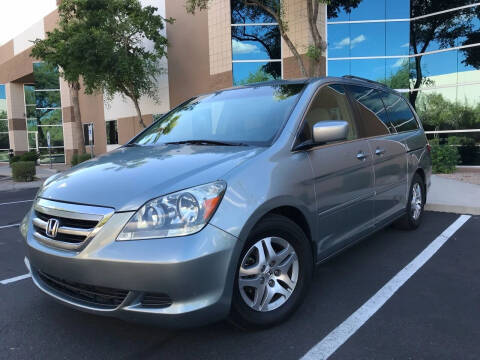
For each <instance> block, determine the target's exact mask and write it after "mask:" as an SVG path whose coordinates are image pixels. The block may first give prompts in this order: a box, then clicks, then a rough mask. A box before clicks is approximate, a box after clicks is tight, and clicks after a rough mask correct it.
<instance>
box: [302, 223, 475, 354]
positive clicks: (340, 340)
mask: <svg viewBox="0 0 480 360" xmlns="http://www.w3.org/2000/svg"><path fill="white" fill-rule="evenodd" d="M470 217H471V216H470V215H461V216H460V217H459V218H458V219H457V220H455V221H454V222H453V224H451V225H450V226H449V227H448V228H447V229H446V230H445V231H444V232H443V233H441V234H440V235H439V236H438V237H437V238H436V239H435V240H433V241H432V242H431V243H430V245H428V246H427V247H426V248H425V249H424V250H423V251H422V252H421V253H420V254H419V255H417V257H416V258H415V259H413V260H412V261H411V262H410V263H409V264H408V265H407V266H405V267H404V268H403V269H402V270H400V272H399V273H397V275H395V276H394V277H393V278H392V279H391V280H390V281H389V282H388V283H386V284H385V285H384V286H383V287H382V288H381V289H380V290H379V291H378V292H377V293H376V294H375V295H373V296H372V297H371V298H370V299H369V300H367V302H365V303H364V304H363V305H362V306H361V307H360V308H358V309H357V311H355V312H354V313H353V314H352V315H350V316H349V317H348V318H347V319H346V320H345V321H344V322H343V323H341V324H340V325H339V326H337V327H336V328H335V329H334V330H333V331H332V332H330V334H328V335H327V336H326V337H325V338H323V339H322V341H320V342H319V343H318V344H317V345H315V346H314V347H313V348H311V349H310V351H308V352H307V353H306V354H305V355H304V356H303V357H302V360H312V359H327V358H328V357H329V356H330V355H332V354H333V353H334V352H335V351H337V349H338V348H339V347H340V346H342V345H343V344H344V343H345V342H346V341H347V340H348V339H349V338H350V337H351V336H352V335H353V334H355V332H356V331H357V330H358V329H359V328H360V327H362V325H363V324H365V322H366V321H367V320H368V319H370V317H372V316H373V315H374V314H375V313H376V312H377V311H378V310H379V309H380V308H381V307H382V306H383V305H384V304H385V303H386V302H387V301H388V299H390V298H391V297H392V295H393V294H395V292H396V291H397V290H398V289H399V288H400V287H401V286H402V285H403V284H405V282H407V280H408V279H410V277H412V275H413V274H415V273H416V272H417V271H418V270H419V269H420V268H421V267H422V266H423V265H425V263H426V262H427V261H428V260H429V259H430V258H431V257H432V256H433V255H435V253H436V252H437V251H438V250H439V249H440V248H441V247H442V245H443V244H445V243H446V242H447V240H448V239H449V238H450V237H451V236H452V235H453V234H455V232H456V231H457V230H458V229H460V228H461V227H462V225H463V224H465V222H467V220H468V219H470Z"/></svg>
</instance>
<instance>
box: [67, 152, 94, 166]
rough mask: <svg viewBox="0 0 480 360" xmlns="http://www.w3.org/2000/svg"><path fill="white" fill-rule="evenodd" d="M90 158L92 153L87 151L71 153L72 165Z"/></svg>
mask: <svg viewBox="0 0 480 360" xmlns="http://www.w3.org/2000/svg"><path fill="white" fill-rule="evenodd" d="M91 158H92V155H91V154H89V153H83V154H73V156H72V161H71V163H72V166H75V165H77V164H80V163H82V162H84V161H87V160H90V159H91Z"/></svg>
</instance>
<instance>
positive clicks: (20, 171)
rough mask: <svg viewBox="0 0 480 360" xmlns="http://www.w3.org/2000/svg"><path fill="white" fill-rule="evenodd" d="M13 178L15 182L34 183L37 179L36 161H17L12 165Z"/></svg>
mask: <svg viewBox="0 0 480 360" xmlns="http://www.w3.org/2000/svg"><path fill="white" fill-rule="evenodd" d="M11 166H12V177H13V180H15V181H33V180H34V179H35V162H34V161H17V162H14V163H12V165H11Z"/></svg>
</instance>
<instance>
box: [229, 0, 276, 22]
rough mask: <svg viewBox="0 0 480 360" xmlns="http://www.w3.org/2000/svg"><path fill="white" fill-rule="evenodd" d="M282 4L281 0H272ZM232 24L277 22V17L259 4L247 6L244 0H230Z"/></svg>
mask: <svg viewBox="0 0 480 360" xmlns="http://www.w3.org/2000/svg"><path fill="white" fill-rule="evenodd" d="M271 3H273V4H277V6H280V1H279V0H273V1H271ZM230 6H231V11H232V19H231V20H232V24H252V23H257V24H258V23H275V22H276V21H275V18H274V17H273V16H271V15H270V14H269V13H267V12H266V11H264V10H262V9H261V8H260V7H258V6H245V4H244V1H242V0H231V1H230Z"/></svg>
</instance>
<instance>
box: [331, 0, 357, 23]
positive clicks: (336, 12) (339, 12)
mask: <svg viewBox="0 0 480 360" xmlns="http://www.w3.org/2000/svg"><path fill="white" fill-rule="evenodd" d="M350 10H351V9H350V8H349V7H348V5H346V3H345V2H336V3H335V4H334V3H331V4H330V5H328V6H327V18H328V21H329V22H335V21H349V20H350Z"/></svg>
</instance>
